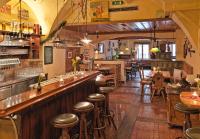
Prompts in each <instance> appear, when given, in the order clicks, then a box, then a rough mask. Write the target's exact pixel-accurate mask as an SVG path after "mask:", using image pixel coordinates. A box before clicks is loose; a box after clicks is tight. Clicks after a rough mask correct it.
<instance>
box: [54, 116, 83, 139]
mask: <svg viewBox="0 0 200 139" xmlns="http://www.w3.org/2000/svg"><path fill="white" fill-rule="evenodd" d="M78 121H79V119H78V117H77V116H76V115H75V114H71V113H65V114H60V115H58V116H56V117H55V118H54V119H53V120H52V122H51V123H52V125H53V126H54V127H56V128H61V129H62V135H61V136H60V138H59V139H70V136H69V133H68V131H69V128H71V127H73V126H75V125H76V124H77V123H78Z"/></svg>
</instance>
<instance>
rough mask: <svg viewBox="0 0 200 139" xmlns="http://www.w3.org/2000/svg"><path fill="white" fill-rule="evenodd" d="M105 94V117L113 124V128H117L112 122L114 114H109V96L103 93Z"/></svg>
mask: <svg viewBox="0 0 200 139" xmlns="http://www.w3.org/2000/svg"><path fill="white" fill-rule="evenodd" d="M105 96H106V101H105V109H106V110H105V113H106V116H107V119H108V123H109V125H110V124H111V122H112V125H113V127H114V128H115V130H117V126H116V124H115V122H114V114H113V116H112V115H111V113H110V110H109V108H110V107H109V96H108V94H105Z"/></svg>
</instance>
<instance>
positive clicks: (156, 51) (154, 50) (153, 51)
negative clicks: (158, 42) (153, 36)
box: [150, 47, 160, 53]
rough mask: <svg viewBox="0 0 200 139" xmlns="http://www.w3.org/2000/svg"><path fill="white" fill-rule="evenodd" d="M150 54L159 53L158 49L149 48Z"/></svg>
mask: <svg viewBox="0 0 200 139" xmlns="http://www.w3.org/2000/svg"><path fill="white" fill-rule="evenodd" d="M150 51H151V52H152V53H158V52H160V49H159V48H158V47H153V48H151V50H150Z"/></svg>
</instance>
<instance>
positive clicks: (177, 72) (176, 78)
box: [173, 69, 182, 81]
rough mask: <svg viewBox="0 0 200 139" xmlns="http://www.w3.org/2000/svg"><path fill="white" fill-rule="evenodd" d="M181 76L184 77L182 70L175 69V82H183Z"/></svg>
mask: <svg viewBox="0 0 200 139" xmlns="http://www.w3.org/2000/svg"><path fill="white" fill-rule="evenodd" d="M181 76H182V70H180V69H174V73H173V78H174V81H176V80H181Z"/></svg>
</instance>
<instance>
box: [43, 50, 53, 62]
mask: <svg viewBox="0 0 200 139" xmlns="http://www.w3.org/2000/svg"><path fill="white" fill-rule="evenodd" d="M52 63H53V47H52V46H45V47H44V64H52Z"/></svg>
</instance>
